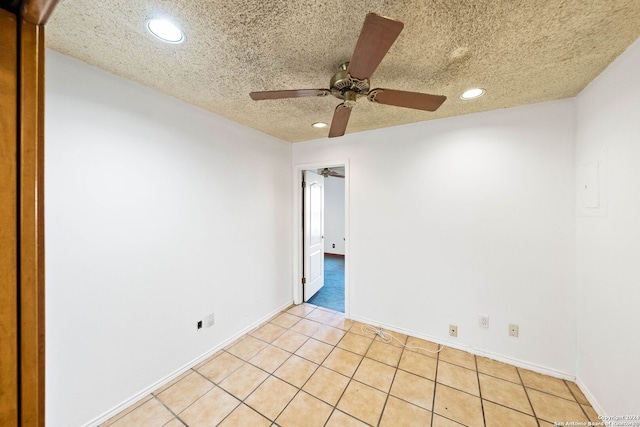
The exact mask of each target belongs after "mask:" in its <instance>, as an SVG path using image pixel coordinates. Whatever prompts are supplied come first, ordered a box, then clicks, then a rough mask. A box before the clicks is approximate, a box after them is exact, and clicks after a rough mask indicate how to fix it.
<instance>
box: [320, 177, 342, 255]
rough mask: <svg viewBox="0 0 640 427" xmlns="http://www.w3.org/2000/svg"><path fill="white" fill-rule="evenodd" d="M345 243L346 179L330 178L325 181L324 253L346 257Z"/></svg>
mask: <svg viewBox="0 0 640 427" xmlns="http://www.w3.org/2000/svg"><path fill="white" fill-rule="evenodd" d="M344 243H345V241H344V178H336V177H334V176H329V177H327V178H326V179H325V180H324V251H325V252H327V253H330V254H337V255H344ZM333 245H335V248H334V247H332V246H333Z"/></svg>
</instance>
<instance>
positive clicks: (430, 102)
mask: <svg viewBox="0 0 640 427" xmlns="http://www.w3.org/2000/svg"><path fill="white" fill-rule="evenodd" d="M367 97H368V98H369V101H372V102H377V103H378V104H386V105H394V106H396V107H405V108H413V109H415V110H424V111H436V110H437V109H438V108H439V107H440V106H441V105H442V103H443V102H444V101H445V100H446V99H447V97H446V96H443V95H429V94H428V93H419V92H406V91H404V90H393V89H373V90H372V91H370V92H369V95H368V96H367Z"/></svg>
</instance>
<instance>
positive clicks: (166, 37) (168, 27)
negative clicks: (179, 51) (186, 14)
mask: <svg viewBox="0 0 640 427" xmlns="http://www.w3.org/2000/svg"><path fill="white" fill-rule="evenodd" d="M145 27H147V31H149V32H150V33H151V34H152V35H153V36H154V37H156V38H158V39H160V40H162V41H163V42H165V43H173V44H179V43H182V42H184V41H185V39H186V36H185V35H184V33H183V32H182V30H181V29H180V28H178V27H177V26H176V25H175V24H174V23H173V22H171V21H169V20H167V19H147V21H146V22H145Z"/></svg>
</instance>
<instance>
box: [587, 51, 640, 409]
mask: <svg viewBox="0 0 640 427" xmlns="http://www.w3.org/2000/svg"><path fill="white" fill-rule="evenodd" d="M638 76H640V40H638V41H636V42H635V43H634V44H633V45H631V47H629V48H628V49H627V51H626V52H624V53H623V54H622V55H621V56H620V57H619V58H618V59H617V60H616V61H615V62H614V63H613V64H612V65H611V66H609V68H607V69H606V70H605V71H604V72H603V73H602V74H601V75H600V76H599V77H597V78H596V79H595V80H594V81H593V82H592V83H591V84H590V85H589V86H588V87H587V88H586V89H585V90H584V91H583V92H582V93H581V94H580V95H579V96H578V97H577V102H576V103H577V113H576V157H577V160H578V177H580V168H581V166H582V165H585V164H588V163H592V162H594V161H600V162H601V165H602V166H603V167H602V170H601V172H604V173H602V175H603V176H602V178H603V179H602V182H601V186H602V187H601V190H602V194H601V195H602V196H603V197H602V199H603V200H602V205H603V206H602V208H603V209H602V211H603V212H602V214H605V213H606V216H604V217H589V216H578V220H577V286H578V291H577V293H578V295H577V297H578V299H577V301H578V302H577V316H578V359H577V372H578V379H579V380H580V382H581V383H582V384H583V385H584V386H585V388H586V389H587V390H588V392H589V393H590V394H591V396H592V397H593V398H594V399H595V401H597V404H598V406H600V408H601V410H602V411H603V412H604V413H606V414H609V415H622V414H640V392H639V391H638V384H640V367H639V366H640V365H639V362H638V355H640V332H639V330H640V316H638V313H639V311H640V306H639V305H638V304H639V303H640V106H639V102H640V101H639V99H640V79H638ZM578 184H580V181H578ZM577 191H578V194H580V193H581V192H582V189H581V188H580V187H578V188H577ZM581 210H582V209H581V206H578V212H579V213H580V212H581Z"/></svg>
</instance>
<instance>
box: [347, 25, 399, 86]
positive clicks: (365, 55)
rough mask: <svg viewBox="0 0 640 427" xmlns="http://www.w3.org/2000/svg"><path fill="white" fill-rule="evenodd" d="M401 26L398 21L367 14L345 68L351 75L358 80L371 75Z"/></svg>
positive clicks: (394, 39)
mask: <svg viewBox="0 0 640 427" xmlns="http://www.w3.org/2000/svg"><path fill="white" fill-rule="evenodd" d="M403 28H404V24H403V23H402V22H400V21H396V20H394V19H390V18H385V17H383V16H380V15H377V14H375V13H369V14H367V17H366V18H365V20H364V25H363V26H362V31H361V32H360V37H359V38H358V42H357V43H356V48H355V49H354V51H353V55H352V56H351V61H350V62H349V68H348V69H347V72H348V73H349V74H350V75H351V77H354V78H356V79H358V80H364V79H368V78H369V77H371V75H372V74H373V72H374V71H375V70H376V68H378V65H380V62H382V58H384V56H385V55H386V54H387V52H388V51H389V49H390V48H391V46H392V45H393V43H394V42H395V41H396V39H397V38H398V36H399V35H400V32H401V31H402V29H403Z"/></svg>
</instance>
